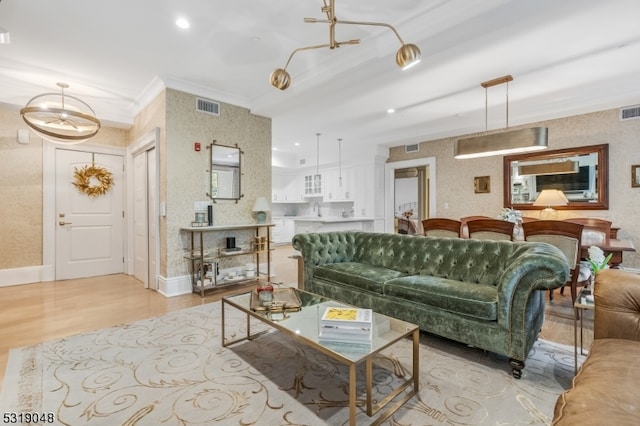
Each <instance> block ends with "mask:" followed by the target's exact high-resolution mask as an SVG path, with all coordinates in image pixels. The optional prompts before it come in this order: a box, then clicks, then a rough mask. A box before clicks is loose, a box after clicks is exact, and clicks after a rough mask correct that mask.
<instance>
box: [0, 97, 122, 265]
mask: <svg viewBox="0 0 640 426" xmlns="http://www.w3.org/2000/svg"><path fill="white" fill-rule="evenodd" d="M19 129H24V130H26V129H28V127H27V125H26V124H25V123H24V121H22V118H20V113H19V112H18V110H17V109H16V110H7V109H1V108H0V199H1V200H2V208H1V209H0V212H1V213H0V241H2V250H0V269H12V268H22V267H29V266H38V265H42V232H43V231H42V230H43V226H42V191H43V185H42V182H43V165H42V156H43V152H42V149H43V145H42V139H41V138H39V137H38V136H36V135H34V134H33V133H32V132H31V131H29V133H28V134H29V143H28V144H25V145H23V144H19V143H18V142H17V132H18V130H19ZM91 144H95V145H108V146H115V147H124V146H126V144H127V130H124V129H118V128H113V127H108V126H104V125H103V127H102V129H101V130H100V132H99V133H98V134H97V135H96V136H95V137H94V138H93V139H91Z"/></svg>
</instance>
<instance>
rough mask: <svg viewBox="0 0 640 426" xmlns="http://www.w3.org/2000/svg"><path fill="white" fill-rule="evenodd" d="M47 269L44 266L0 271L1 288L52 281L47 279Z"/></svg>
mask: <svg viewBox="0 0 640 426" xmlns="http://www.w3.org/2000/svg"><path fill="white" fill-rule="evenodd" d="M47 269H48V268H47V267H45V266H42V265H38V266H27V267H24V268H12V269H0V287H9V286H12V285H21V284H32V283H40V282H43V281H51V280H50V279H46V278H48V277H47V275H48V273H47Z"/></svg>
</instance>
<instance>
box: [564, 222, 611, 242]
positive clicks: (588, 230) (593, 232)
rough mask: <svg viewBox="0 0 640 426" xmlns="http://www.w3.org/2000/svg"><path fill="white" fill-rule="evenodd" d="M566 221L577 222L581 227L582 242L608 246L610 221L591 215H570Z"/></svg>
mask: <svg viewBox="0 0 640 426" xmlns="http://www.w3.org/2000/svg"><path fill="white" fill-rule="evenodd" d="M564 220H565V221H567V222H573V223H579V224H581V225H583V226H584V228H583V229H582V244H584V245H595V246H597V245H605V246H608V245H609V242H610V239H611V221H609V220H606V219H597V218H593V217H572V218H568V219H564Z"/></svg>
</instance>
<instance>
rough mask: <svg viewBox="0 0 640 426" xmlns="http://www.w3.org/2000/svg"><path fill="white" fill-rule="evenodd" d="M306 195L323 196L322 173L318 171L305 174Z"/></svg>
mask: <svg viewBox="0 0 640 426" xmlns="http://www.w3.org/2000/svg"><path fill="white" fill-rule="evenodd" d="M304 195H305V196H312V197H321V196H322V174H320V173H316V174H312V175H309V174H307V175H305V176H304Z"/></svg>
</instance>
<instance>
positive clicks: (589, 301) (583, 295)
mask: <svg viewBox="0 0 640 426" xmlns="http://www.w3.org/2000/svg"><path fill="white" fill-rule="evenodd" d="M587 296H589V298H587ZM594 308H595V304H594V301H593V294H592V291H591V287H585V288H583V289H582V290H581V291H580V293H579V294H578V297H576V301H575V302H574V303H573V311H574V312H573V355H574V359H573V361H574V372H575V373H578V318H580V355H585V352H584V349H583V341H584V327H583V325H584V324H583V318H584V311H585V310H589V311H593V310H594Z"/></svg>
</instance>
